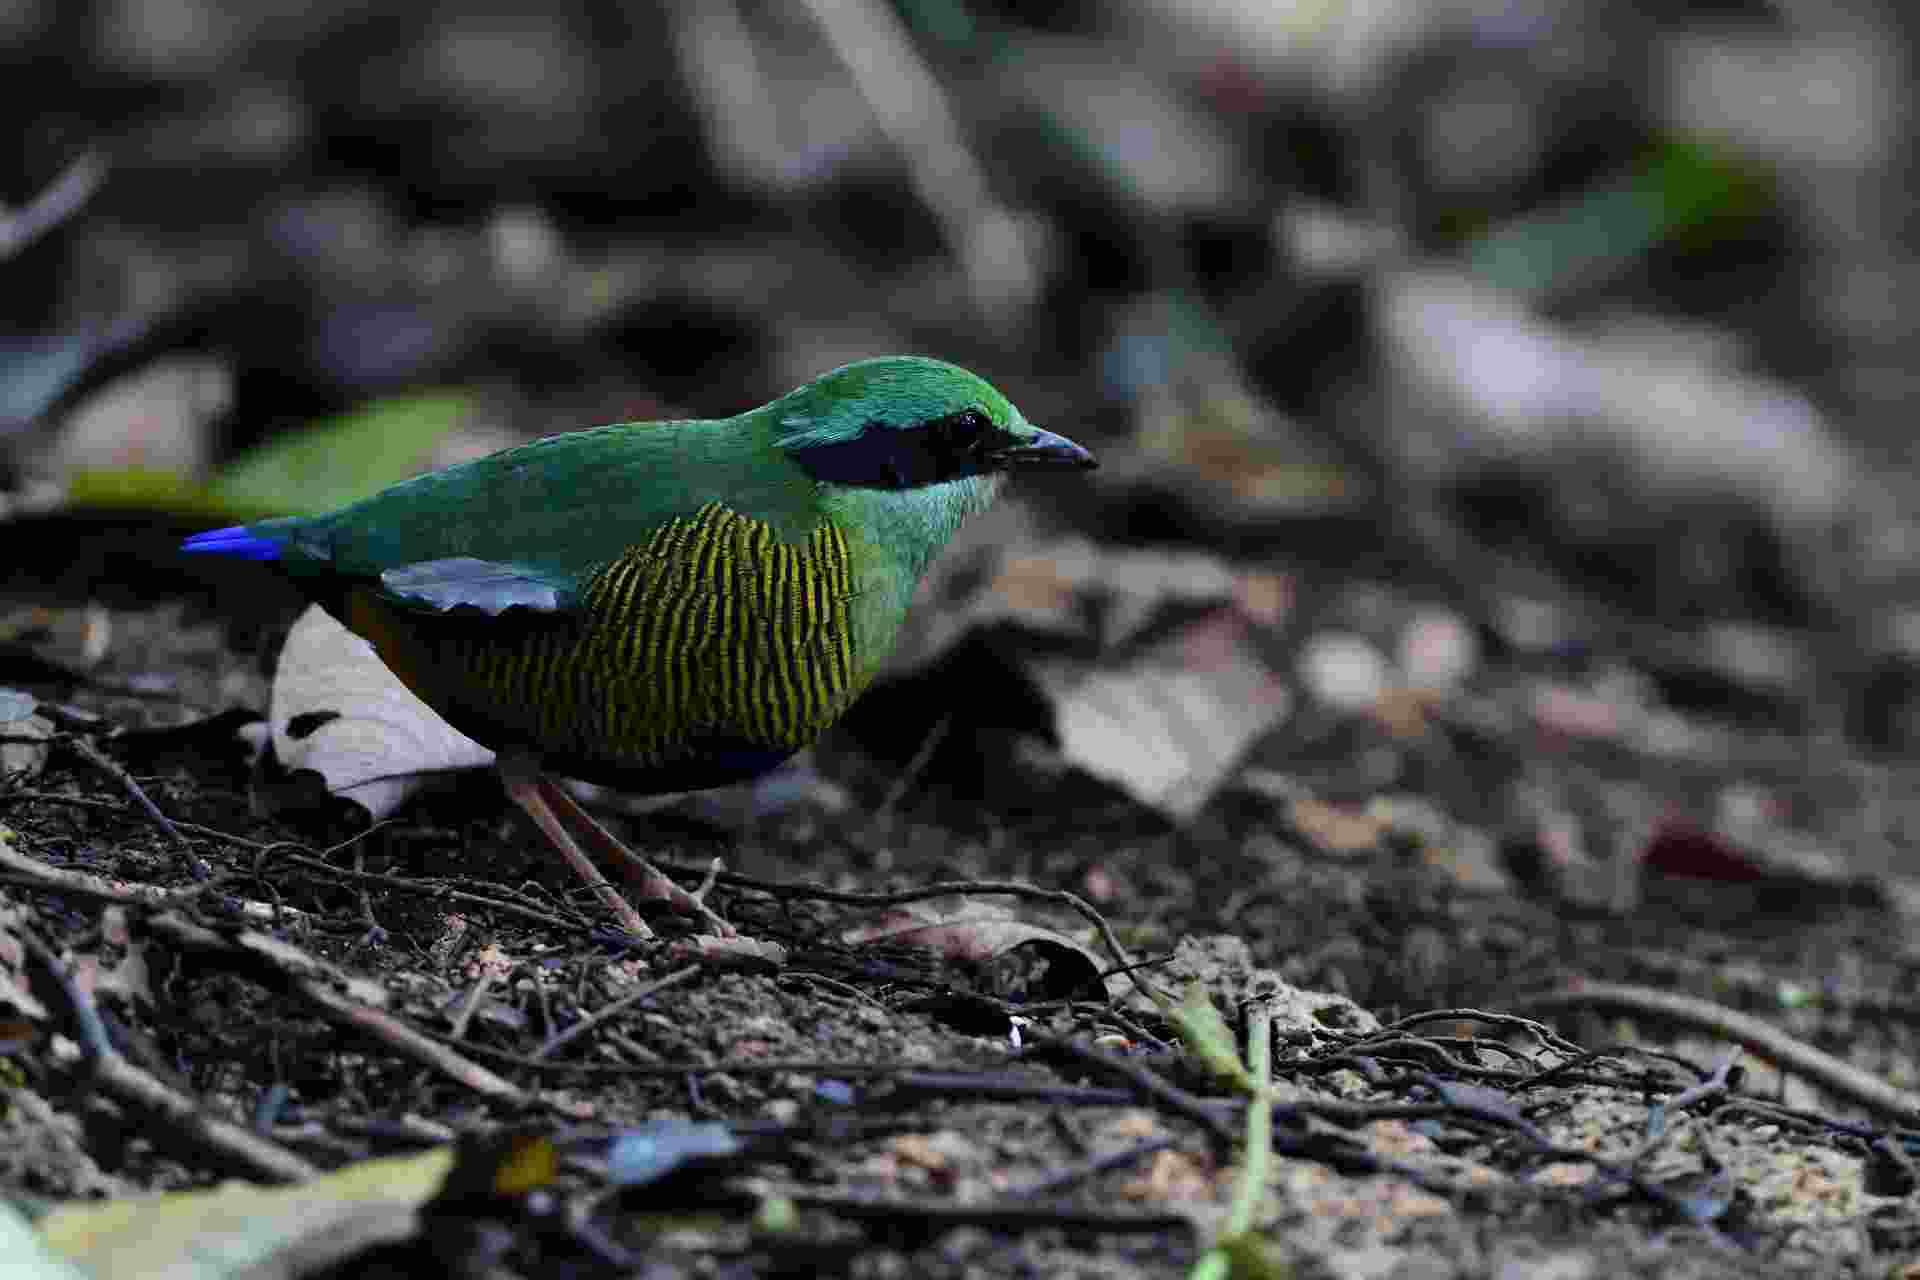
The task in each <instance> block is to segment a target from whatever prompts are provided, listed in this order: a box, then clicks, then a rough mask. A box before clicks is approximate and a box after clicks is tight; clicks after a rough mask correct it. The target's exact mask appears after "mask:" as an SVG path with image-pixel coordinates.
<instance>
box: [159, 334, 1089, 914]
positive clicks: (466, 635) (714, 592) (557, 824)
mask: <svg viewBox="0 0 1920 1280" xmlns="http://www.w3.org/2000/svg"><path fill="white" fill-rule="evenodd" d="M1095 465H1096V461H1095V459H1094V456H1093V455H1092V454H1091V453H1090V452H1089V451H1087V450H1086V449H1084V448H1082V447H1081V446H1080V445H1078V444H1075V443H1074V442H1073V441H1071V440H1069V439H1067V438H1066V437H1064V436H1061V435H1057V434H1055V433H1054V432H1051V431H1048V430H1045V429H1043V428H1040V427H1037V426H1035V425H1033V424H1032V423H1030V422H1028V421H1027V420H1026V418H1025V417H1023V416H1022V415H1021V413H1020V411H1019V410H1018V409H1016V408H1015V407H1014V406H1013V404H1012V403H1011V402H1010V401H1009V400H1008V399H1007V398H1006V397H1005V396H1004V395H1002V394H1001V393H1000V392H999V391H997V390H995V389H994V387H993V386H992V385H991V384H989V383H988V382H987V381H986V380H985V379H983V378H981V377H980V376H978V375H977V374H974V373H971V372H969V371H968V370H966V369H963V368H961V367H960V366H958V365H954V364H949V363H947V362H945V361H942V360H936V359H932V358H930V357H926V356H911V355H899V356H882V357H877V358H873V359H867V360H860V361H856V362H854V363H852V364H848V365H844V366H842V367H840V368H837V369H834V370H832V371H830V372H828V373H825V374H822V375H821V376H819V377H817V378H815V379H813V380H812V381H811V382H808V383H806V384H805V385H803V386H800V387H798V388H796V389H795V390H793V391H790V392H788V393H787V394H786V395H783V396H781V397H779V398H778V399H775V400H772V401H769V402H768V403H766V404H764V405H761V406H760V407H758V408H756V409H751V410H748V411H746V412H743V413H740V414H737V415H735V416H733V417H729V418H712V419H685V420H678V421H660V422H627V423H616V424H614V425H611V426H602V427H595V428H589V429H586V430H580V431H571V432H564V433H561V434H558V435H550V436H546V437H544V438H542V439H539V440H535V441H532V442H530V443H527V444H523V445H519V446H516V447H513V448H509V449H503V450H501V451H499V452H497V453H493V454H489V455H487V456H485V457H482V458H478V459H475V460H473V461H470V462H464V463H460V464H457V465H455V466H451V467H447V468H444V469H442V470H438V471H433V472H429V473H427V474H424V475H421V476H417V477H415V478H413V479H411V480H406V481H403V482H401V483H399V484H396V485H393V486H392V487H390V488H387V489H384V490H382V491H380V492H378V493H375V494H373V495H372V496H370V497H367V498H364V499H362V500H360V501H358V502H355V503H352V504H350V505H348V506H345V507H342V508H339V509H338V510H335V511H332V512H328V513H326V514H321V515H304V516H283V517H279V518H275V519H268V520H261V521H257V522H254V523H251V524H243V525H233V526H229V527H227V528H223V529H214V530H211V531H209V532H206V533H201V534H196V535H194V536H193V537H190V538H188V539H187V540H186V541H185V542H184V543H183V544H182V549H183V550H185V551H188V552H193V553H201V554H213V555H223V556H232V557H239V558H242V559H248V560H258V561H264V562H271V564H272V566H273V567H274V568H275V569H277V570H278V571H280V572H281V573H283V574H285V575H286V576H287V577H288V578H290V579H291V580H292V581H293V582H294V583H295V584H296V585H298V586H299V587H300V588H301V589H302V590H303V591H304V593H305V594H306V595H307V596H308V598H310V599H311V600H312V601H314V602H315V603H317V604H319V605H320V606H321V607H322V608H324V609H325V610H326V611H327V612H329V613H330V614H332V615H333V616H334V617H335V618H336V619H337V620H338V621H340V622H341V623H342V624H344V625H345V626H346V627H347V628H348V629H349V630H351V631H353V632H355V633H357V634H358V635H359V636H361V637H362V638H364V639H365V640H366V641H367V642H368V643H369V644H370V645H371V647H372V648H373V650H374V652H375V653H376V654H377V655H378V656H379V658H380V660H381V661H382V662H383V663H384V664H385V665H386V666H387V667H388V669H390V670H391V671H392V672H393V674H394V675H395V676H396V677H398V679H399V680H400V681H401V682H402V683H403V684H405V685H406V686H407V687H408V688H409V689H411V690H412V691H413V692H414V693H415V694H417V695H418V696H419V698H420V699H421V700H422V701H423V702H425V703H426V704H427V705H428V706H429V707H431V708H432V709H433V710H434V711H435V712H436V713H437V714H439V715H440V716H441V717H442V718H443V719H445V720H446V721H447V722H448V723H449V724H451V725H452V726H453V727H454V728H456V729H458V730H460V731H461V732H462V733H464V734H466V735H467V736H468V737H471V738H473V739H475V740H476V741H478V742H480V743H481V744H482V745H485V746H488V747H491V748H492V749H493V750H494V752H495V760H496V768H497V769H498V771H499V773H500V776H501V779H502V782H503V783H504V785H505V789H506V792H507V794H508V796H509V797H510V798H511V799H512V800H513V801H514V803H515V804H517V805H518V806H519V807H520V808H521V809H522V810H523V811H525V813H526V814H527V816H528V817H529V818H530V819H531V820H532V822H533V824H534V826H535V827H536V828H537V829H538V830H539V831H540V832H541V833H542V835H544V837H545V838H546V840H547V841H548V842H549V843H550V844H551V845H552V846H553V848H554V849H555V850H556V851H557V852H558V853H559V854H560V855H561V857H562V858H564V859H565V861H566V862H567V863H568V865H569V866H571V867H572V869H573V871H574V872H575V874H577V875H578V876H580V878H581V879H582V880H583V881H585V883H586V884H587V885H589V886H590V887H591V888H592V890H593V892H594V893H595V894H596V895H597V897H598V898H599V900H600V901H601V902H602V903H603V904H604V905H605V907H606V908H607V909H608V910H609V911H611V912H612V913H613V915H614V917H615V919H617V920H618V921H619V922H620V924H621V925H622V926H623V927H624V928H625V929H626V930H627V931H628V932H629V933H631V934H633V935H636V936H640V937H648V936H651V934H652V931H651V929H650V928H649V927H648V925H647V923H646V921H645V920H644V918H643V917H642V916H641V915H640V913H639V912H638V910H637V909H636V908H635V906H634V904H633V902H632V901H631V900H629V898H628V897H626V896H625V895H623V894H622V893H621V892H620V891H619V889H617V888H616V887H615V886H614V885H613V884H612V882H611V881H609V880H608V879H607V877H606V875H605V874H604V873H603V872H602V870H601V865H602V864H604V865H606V866H607V867H609V868H611V869H613V870H614V871H615V872H616V873H617V874H618V875H620V876H621V878H622V879H624V880H626V881H628V882H629V884H630V885H631V887H632V888H633V891H634V892H635V894H636V895H637V896H638V897H640V898H641V899H643V900H644V899H648V898H657V899H664V900H665V901H666V902H667V903H668V905H669V906H671V907H672V908H674V909H676V910H678V911H680V912H683V913H687V914H692V915H695V916H697V917H699V918H700V919H701V921H702V922H703V923H704V925H705V926H706V928H707V931H708V932H712V933H718V934H722V935H725V936H729V937H731V936H734V935H733V930H732V928H731V926H729V925H728V924H727V923H726V921H725V920H723V919H721V918H720V917H719V916H718V915H717V914H716V913H714V912H712V911H711V910H710V909H709V908H707V907H706V905H705V904H704V902H702V901H700V900H698V899H696V898H695V896H694V895H692V894H689V893H687V891H685V890H684V889H681V888H680V887H679V886H677V885H675V884H674V883H673V882H672V881H671V880H669V879H668V878H667V877H666V876H665V875H663V874H662V873H661V872H660V871H658V870H657V869H655V868H654V867H653V865H652V864H651V863H650V862H648V861H647V860H646V858H644V857H643V856H642V855H640V854H639V853H637V852H635V851H634V850H632V849H630V848H628V847H627V846H626V845H625V844H624V843H623V842H622V841H621V840H620V839H619V838H618V837H617V836H615V835H614V834H613V833H612V832H610V831H608V830H607V829H606V828H605V827H604V826H602V825H601V824H600V823H599V821H598V820H596V819H595V818H593V817H592V816H591V815H590V814H588V813H587V812H586V810H584V809H583V808H581V806H580V805H579V803H578V802H577V801H576V800H575V799H574V798H573V796H572V795H571V794H570V793H569V792H568V791H567V789H566V788H565V787H563V786H561V785H560V784H559V783H557V782H556V781H555V775H560V776H564V777H571V778H577V779H580V780H583V781H587V782H593V783H598V784H601V785H604V786H608V787H612V788H614V789H616V790H623V791H628V792H633V793H638V794H660V793H665V792H679V791H693V790H701V789H705V788H710V787H718V786H724V785H727V784H729V783H734V782H741V781H745V780H747V779H750V778H753V777H756V776H758V775H760V774H762V773H765V772H767V771H769V770H771V769H773V768H775V767H776V766H778V765H779V764H780V763H781V762H782V761H784V760H786V759H787V758H788V757H789V756H791V755H792V754H793V753H794V752H796V751H798V750H800V749H801V748H802V747H805V746H807V745H809V744H810V743H812V742H813V741H814V740H815V739H816V738H817V737H819V735H820V734H821V733H822V732H824V731H825V730H826V729H827V728H828V727H829V726H830V725H832V724H833V723H834V722H835V721H836V720H838V719H839V718H840V716H841V715H842V714H843V713H844V712H845V711H846V710H847V708H848V707H849V706H851V705H852V704H853V702H854V701H855V700H856V699H857V698H858V697H859V696H860V695H861V693H862V692H863V691H864V690H865V689H866V688H867V686H868V685H869V684H870V683H871V682H872V681H873V679H874V676H875V675H876V674H877V673H878V671H879V670H880V668H881V666H882V664H883V663H884V662H885V660H886V658H887V656H888V654H889V653H890V652H891V651H892V649H893V647H894V644H895V641H896V640H897V639H898V637H899V635H900V630H901V626H902V623H903V621H904V620H905V618H906V616H907V612H908V607H909V605H910V604H911V602H912V600H913V598H914V593H915V589H916V587H917V586H918V584H919V582H920V579H921V576H922V575H923V574H924V573H925V572H926V571H927V568H928V567H929V566H930V565H931V564H932V563H933V561H934V560H935V558H936V557H938V556H939V554H940V552H941V551H942V550H943V549H944V548H945V547H946V545H947V543H948V541H949V540H950V539H951V538H952V537H953V535H954V533H955V532H956V531H957V530H958V529H959V528H960V526H961V524H962V522H963V521H965V520H966V518H967V517H968V516H970V515H972V514H974V513H977V512H979V511H982V510H985V509H986V508H987V507H988V506H990V505H991V504H992V503H993V501H994V500H995V498H996V497H997V495H998V493H999V491H1000V489H1001V487H1002V484H1003V481H1004V480H1005V478H1006V476H1007V475H1008V473H1009V472H1012V471H1017V470H1025V469H1029V468H1033V469H1039V468H1057V469H1086V468H1091V467H1093V466H1095ZM583 845H584V846H585V847H583ZM589 848H590V849H592V850H593V851H594V852H595V853H597V854H599V855H600V862H596V861H595V859H594V858H593V857H592V856H590V855H589V853H588V851H587V850H588V849H589Z"/></svg>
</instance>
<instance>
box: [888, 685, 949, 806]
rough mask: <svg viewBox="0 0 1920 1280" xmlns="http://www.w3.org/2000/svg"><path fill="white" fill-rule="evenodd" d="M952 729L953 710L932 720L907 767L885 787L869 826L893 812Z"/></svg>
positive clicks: (924, 770)
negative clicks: (885, 791)
mask: <svg viewBox="0 0 1920 1280" xmlns="http://www.w3.org/2000/svg"><path fill="white" fill-rule="evenodd" d="M952 729H953V712H951V711H949V712H946V713H945V714H944V715H942V716H941V717H940V718H939V719H938V720H936V721H934V724H933V728H931V729H929V730H927V736H926V737H924V738H922V739H921V740H920V745H919V746H918V747H916V748H914V752H913V759H911V760H909V761H907V767H906V768H904V769H902V770H901V771H900V776H899V777H897V778H895V779H894V780H893V782H892V783H891V784H890V785H889V786H888V787H887V794H886V795H884V796H882V797H881V799H880V803H879V805H878V806H876V807H875V809H874V811H873V815H872V817H870V818H869V819H868V821H867V825H868V826H869V827H876V826H878V825H879V824H880V823H882V822H884V821H886V819H887V817H888V816H889V815H890V814H892V813H893V810H894V806H895V805H897V804H899V803H900V797H901V796H903V795H905V794H906V793H907V788H908V787H911V786H912V785H913V784H914V783H915V782H916V781H918V780H919V777H920V775H921V774H922V773H924V772H926V768H927V762H928V761H930V760H932V759H933V753H934V752H936V751H938V750H939V749H940V744H941V743H943V742H945V741H946V740H947V734H948V733H949V732H951V731H952Z"/></svg>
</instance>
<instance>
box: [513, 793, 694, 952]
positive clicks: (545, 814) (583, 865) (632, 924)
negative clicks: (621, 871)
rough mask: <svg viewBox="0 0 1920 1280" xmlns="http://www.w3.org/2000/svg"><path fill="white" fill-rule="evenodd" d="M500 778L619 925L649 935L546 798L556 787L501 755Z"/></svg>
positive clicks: (633, 911)
mask: <svg viewBox="0 0 1920 1280" xmlns="http://www.w3.org/2000/svg"><path fill="white" fill-rule="evenodd" d="M500 778H501V781H502V782H504V783H505V784H506V788H507V795H508V796H510V797H512V799H513V802H514V803H515V804H517V805H519V806H520V807H521V808H522V809H524V810H526V814H527V816H528V817H529V818H532V819H533V825H534V826H536V827H539V828H540V834H542V835H544V836H545V837H546V838H547V841H548V843H550V844H551V845H553V847H554V848H556V849H558V850H559V851H560V856H561V857H563V858H565V859H566V860H567V865H568V866H570V867H572V868H573V874H575V875H576V876H579V877H580V879H581V880H583V881H584V882H585V883H586V884H587V886H588V887H589V888H591V889H592V890H593V892H594V895H595V896H596V897H598V898H599V899H600V903H601V905H602V906H604V907H606V909H607V910H608V911H611V912H612V913H613V918H614V919H616V920H618V921H619V922H620V925H621V927H622V928H624V929H625V930H626V931H627V932H628V933H631V934H633V935H634V936H635V937H638V938H651V937H652V936H653V930H652V929H650V928H648V927H647V922H646V921H645V920H642V919H641V918H640V913H639V912H638V911H636V910H634V907H633V904H632V903H631V902H628V901H627V900H626V898H625V897H623V896H622V895H621V893H620V891H619V890H618V889H616V888H614V887H613V884H612V882H610V881H609V880H608V879H607V878H606V876H604V875H602V874H601V872H600V868H599V867H597V866H595V865H594V863H593V859H591V858H589V857H588V856H587V855H586V854H585V852H583V851H582V850H581V848H580V846H579V844H578V843H577V842H576V841H575V840H574V838H573V835H572V833H571V832H569V831H568V830H567V828H566V824H565V823H563V822H562V821H561V820H560V815H559V814H557V813H555V812H554V810H553V806H552V805H550V804H549V803H548V802H547V792H548V791H549V790H554V789H556V788H552V786H551V784H548V786H547V787H545V788H543V787H542V786H541V784H542V783H543V782H545V779H544V778H541V777H540V776H539V775H538V774H536V773H530V772H527V771H525V770H524V769H522V768H520V767H510V763H509V762H508V761H507V760H506V758H505V757H502V758H501V767H500ZM656 874H657V873H656Z"/></svg>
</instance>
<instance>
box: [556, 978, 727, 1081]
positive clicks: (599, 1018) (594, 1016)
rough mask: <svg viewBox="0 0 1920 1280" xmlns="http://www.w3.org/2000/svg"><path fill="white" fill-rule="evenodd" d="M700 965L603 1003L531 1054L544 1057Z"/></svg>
mask: <svg viewBox="0 0 1920 1280" xmlns="http://www.w3.org/2000/svg"><path fill="white" fill-rule="evenodd" d="M702 967H703V966H701V965H697V964H690V965H688V966H687V967H686V968H684V969H675V970H674V971H673V972H672V973H670V974H668V975H667V976H666V977H664V978H661V979H659V980H658V981H656V982H650V983H648V984H647V985H646V986H644V987H642V988H640V989H639V990H638V991H632V992H629V993H627V994H626V995H624V996H621V997H620V998H619V999H618V1000H615V1001H613V1002H612V1003H611V1004H608V1005H604V1006H602V1007H601V1008H598V1009H595V1010H594V1011H593V1012H592V1013H589V1014H587V1015H586V1016H585V1017H583V1018H581V1019H580V1021H578V1022H576V1023H574V1024H573V1025H572V1026H570V1027H568V1028H567V1029H566V1030H565V1031H558V1032H555V1033H554V1034H553V1035H551V1036H548V1037H547V1039H546V1041H545V1043H543V1044H542V1045H541V1046H540V1047H539V1048H538V1049H535V1050H534V1051H533V1056H534V1057H535V1058H536V1059H538V1058H544V1057H546V1056H547V1055H548V1054H550V1053H552V1052H553V1051H554V1050H555V1049H558V1048H559V1047H560V1046H562V1045H564V1044H566V1043H567V1042H568V1041H570V1040H572V1039H574V1038H576V1037H578V1036H582V1035H585V1034H586V1033H587V1032H588V1031H591V1030H592V1029H593V1028H594V1027H596V1026H598V1025H599V1024H600V1023H602V1022H604V1021H606V1020H607V1019H608V1018H611V1017H613V1016H615V1015H616V1014H619V1013H622V1012H624V1011H625V1010H627V1009H629V1008H631V1007H632V1006H634V1005H636V1004H638V1003H640V1001H642V1000H645V999H646V998H647V997H648V996H652V995H657V994H659V993H660V992H661V991H664V990H665V989H666V988H668V987H671V986H673V985H674V984H675V983H678V982H685V981H686V980H687V979H688V978H691V977H692V976H693V975H694V974H696V973H699V972H700V970H701V968H702Z"/></svg>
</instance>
